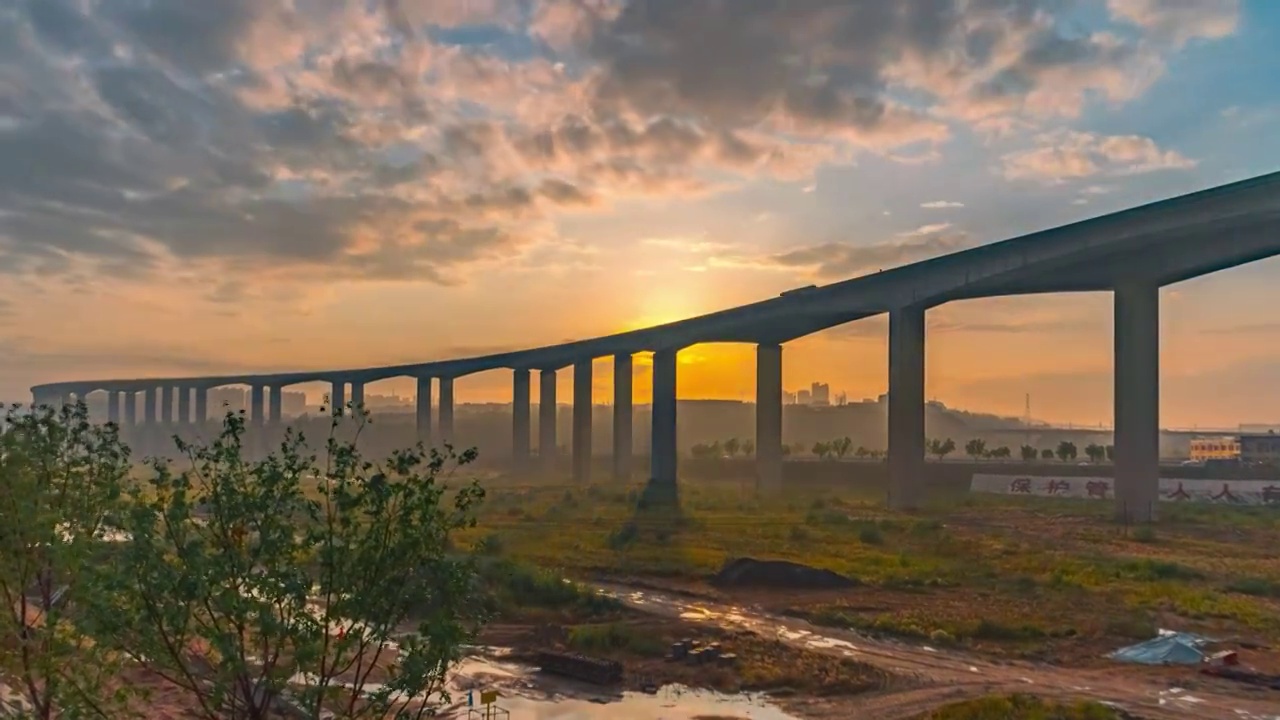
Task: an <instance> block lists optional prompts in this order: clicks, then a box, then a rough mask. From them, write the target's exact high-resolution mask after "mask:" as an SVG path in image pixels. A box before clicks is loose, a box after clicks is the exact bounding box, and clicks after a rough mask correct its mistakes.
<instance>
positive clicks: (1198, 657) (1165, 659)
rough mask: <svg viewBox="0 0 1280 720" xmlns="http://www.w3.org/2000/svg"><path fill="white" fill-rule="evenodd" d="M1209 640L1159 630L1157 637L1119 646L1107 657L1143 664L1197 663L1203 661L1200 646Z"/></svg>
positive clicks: (1190, 634)
mask: <svg viewBox="0 0 1280 720" xmlns="http://www.w3.org/2000/svg"><path fill="white" fill-rule="evenodd" d="M1211 642H1213V640H1211V639H1209V638H1207V637H1204V636H1202V635H1195V634H1192V633H1184V632H1172V631H1169V630H1161V631H1160V635H1159V637H1154V638H1151V639H1150V640H1147V641H1145V642H1140V643H1138V644H1137V645H1130V646H1129V647H1123V648H1120V649H1119V650H1116V651H1115V652H1113V653H1111V654H1110V655H1108V656H1107V657H1109V658H1111V659H1112V660H1119V661H1121V662H1131V663H1141V664H1143V665H1198V664H1200V663H1201V662H1203V661H1204V652H1203V651H1202V650H1201V648H1202V647H1204V646H1205V645H1206V644H1207V643H1211Z"/></svg>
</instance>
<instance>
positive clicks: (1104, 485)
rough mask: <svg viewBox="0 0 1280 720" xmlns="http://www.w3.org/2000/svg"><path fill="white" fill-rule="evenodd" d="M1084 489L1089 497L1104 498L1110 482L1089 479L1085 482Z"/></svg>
mask: <svg viewBox="0 0 1280 720" xmlns="http://www.w3.org/2000/svg"><path fill="white" fill-rule="evenodd" d="M1084 489H1085V492H1087V493H1089V497H1091V498H1105V497H1106V496H1107V493H1108V492H1109V491H1110V490H1111V483H1109V482H1107V481H1105V480H1090V481H1089V482H1087V483H1085V486H1084Z"/></svg>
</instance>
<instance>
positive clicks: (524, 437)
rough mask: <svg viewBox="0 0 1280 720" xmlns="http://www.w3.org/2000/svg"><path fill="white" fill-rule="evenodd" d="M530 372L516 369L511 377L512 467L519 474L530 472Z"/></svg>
mask: <svg viewBox="0 0 1280 720" xmlns="http://www.w3.org/2000/svg"><path fill="white" fill-rule="evenodd" d="M529 432H530V417H529V370H528V369H526V368H516V369H515V372H514V373H513V374H512V376H511V466H512V469H514V470H515V471H516V472H518V473H525V472H528V470H529V449H530V448H529V442H530V436H529Z"/></svg>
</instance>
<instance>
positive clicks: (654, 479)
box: [649, 350, 678, 501]
mask: <svg viewBox="0 0 1280 720" xmlns="http://www.w3.org/2000/svg"><path fill="white" fill-rule="evenodd" d="M677 352H678V351H677V350H659V351H658V352H655V353H654V354H653V426H652V434H653V439H652V441H651V442H650V445H649V447H650V451H649V453H650V455H649V485H650V487H649V494H650V496H651V497H653V498H655V499H659V500H669V501H674V500H675V498H676V497H677V496H678V494H677V488H676V466H677V456H676V453H677V448H676V353H677Z"/></svg>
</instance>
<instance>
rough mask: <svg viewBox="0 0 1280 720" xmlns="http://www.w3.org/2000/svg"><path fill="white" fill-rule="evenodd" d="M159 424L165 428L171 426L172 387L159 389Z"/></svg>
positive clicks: (167, 386) (166, 386)
mask: <svg viewBox="0 0 1280 720" xmlns="http://www.w3.org/2000/svg"><path fill="white" fill-rule="evenodd" d="M160 424H161V425H164V426H165V427H166V428H167V427H169V426H170V425H173V386H172V385H165V386H164V387H162V388H160Z"/></svg>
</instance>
